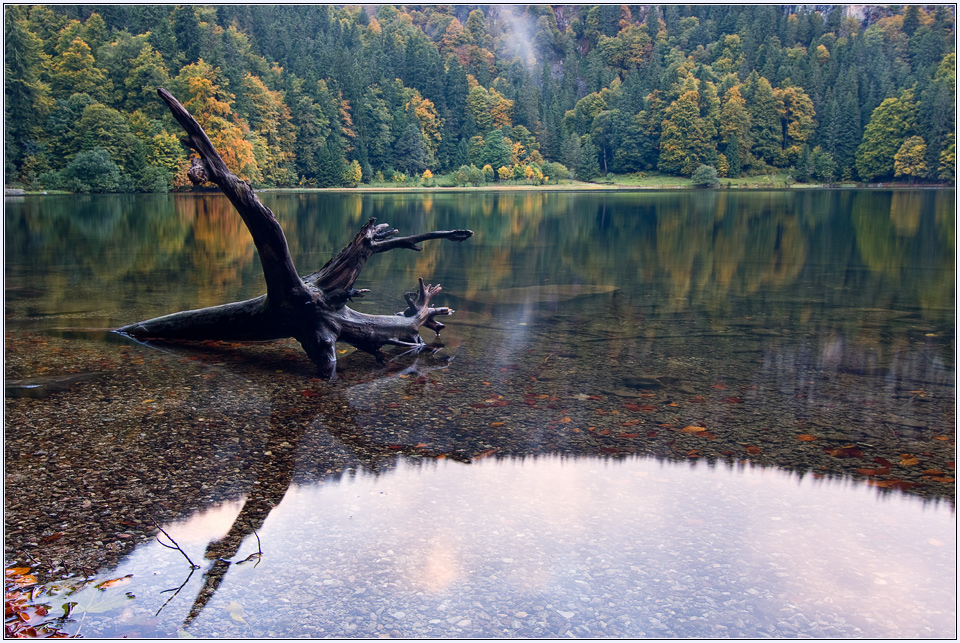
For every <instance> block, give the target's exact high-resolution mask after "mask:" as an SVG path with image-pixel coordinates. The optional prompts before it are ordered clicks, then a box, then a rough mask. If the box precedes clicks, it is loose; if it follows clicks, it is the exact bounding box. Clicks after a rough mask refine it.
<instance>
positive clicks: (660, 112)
mask: <svg viewBox="0 0 960 643" xmlns="http://www.w3.org/2000/svg"><path fill="white" fill-rule="evenodd" d="M817 7H818V8H819V9H821V10H814V7H813V6H811V5H719V4H711V5H662V6H657V5H596V6H588V5H557V6H550V5H490V6H487V5H444V6H434V5H402V6H393V5H379V6H374V5H365V6H345V7H337V6H333V5H301V6H293V5H283V4H262V5H257V4H252V5H216V6H203V5H176V6H174V5H133V4H126V5H119V4H118V5H37V6H29V5H6V6H5V9H4V42H5V50H4V93H5V103H4V109H5V112H4V118H5V130H4V135H5V141H4V142H5V148H4V149H5V154H4V177H5V186H6V187H8V188H20V189H27V190H65V191H69V192H163V191H169V190H178V189H187V186H188V185H189V182H188V181H187V179H186V169H187V167H188V166H189V159H188V156H187V151H186V150H185V148H184V147H183V146H182V145H181V143H180V141H179V129H178V126H177V124H176V123H175V122H174V120H173V119H172V117H171V116H170V114H169V113H168V112H167V111H166V107H165V105H164V104H163V103H162V102H161V101H160V100H159V99H158V98H157V94H156V89H157V88H158V87H164V88H167V89H169V90H170V91H171V92H172V93H173V94H174V95H175V96H176V97H177V98H178V99H179V100H180V101H181V102H182V103H183V104H184V106H185V107H186V108H187V109H188V110H189V111H190V112H191V113H192V114H193V115H194V116H195V117H196V119H197V120H198V122H199V123H200V124H201V125H202V126H203V128H204V129H205V130H206V132H207V133H208V135H209V136H210V139H211V140H212V142H213V143H214V145H215V146H216V147H217V149H218V150H219V151H220V153H221V155H222V156H223V158H224V160H225V161H226V162H227V164H228V166H229V167H230V169H231V171H233V172H234V173H235V174H237V175H238V176H240V177H241V178H243V179H244V180H246V181H248V182H249V183H250V184H251V185H252V186H253V187H255V188H258V189H262V188H284V187H337V186H356V185H359V184H362V183H371V182H372V183H377V184H383V183H388V184H396V185H424V186H431V185H466V184H472V185H481V184H485V183H525V184H535V185H538V184H544V183H547V184H549V183H556V182H558V181H562V180H566V179H577V180H580V181H591V180H596V179H598V178H601V177H605V176H609V175H629V174H635V175H644V174H663V175H671V176H681V177H690V176H692V175H694V174H699V173H701V172H703V171H704V170H708V171H709V173H710V174H711V175H712V176H714V177H718V178H724V177H730V178H736V177H742V176H752V175H759V174H768V173H772V172H786V173H788V174H789V176H790V177H791V178H792V180H794V181H797V182H816V183H823V184H833V183H840V182H862V183H877V182H884V181H896V182H903V183H927V184H944V183H947V184H952V183H954V181H955V177H956V140H955V129H956V116H955V101H956V52H955V38H956V32H955V18H956V15H955V6H954V5H906V6H898V5H894V6H886V5H885V6H880V5H876V6H873V5H827V6H820V5H818V6H817Z"/></svg>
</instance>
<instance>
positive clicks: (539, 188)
mask: <svg viewBox="0 0 960 643" xmlns="http://www.w3.org/2000/svg"><path fill="white" fill-rule="evenodd" d="M947 189H956V186H955V185H944V184H931V185H910V184H901V183H879V184H876V183H874V184H866V185H858V184H855V183H850V184H841V185H826V184H813V183H797V184H792V185H786V186H785V185H758V184H753V185H721V186H717V187H713V188H700V187H694V186H692V185H679V184H665V185H625V184H617V183H614V184H606V183H575V184H562V185H497V184H493V185H481V186H455V187H441V186H430V187H427V186H409V187H401V186H357V187H352V188H348V187H335V188H310V187H294V188H259V189H256V190H254V191H255V192H257V193H311V192H319V193H331V194H358V193H360V194H399V193H403V192H410V193H414V194H422V193H437V192H441V193H444V192H658V191H671V192H673V191H678V190H682V191H703V192H707V191H714V192H731V191H737V192H739V191H743V192H761V191H766V192H770V191H778V192H782V191H788V190H794V191H796V190H947ZM214 192H216V193H218V194H219V193H220V191H219V190H218V189H215V188H211V189H209V190H184V191H178V190H171V191H170V192H156V193H153V194H207V193H214ZM77 194H84V195H90V196H92V195H95V194H147V193H140V192H124V193H120V192H107V193H92V192H91V193H87V192H63V191H59V190H42V191H30V190H22V189H18V188H4V190H3V195H4V196H5V197H13V196H69V195H77Z"/></svg>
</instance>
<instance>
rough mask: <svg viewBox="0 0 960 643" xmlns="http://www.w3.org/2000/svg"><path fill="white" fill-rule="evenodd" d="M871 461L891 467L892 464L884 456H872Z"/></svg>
mask: <svg viewBox="0 0 960 643" xmlns="http://www.w3.org/2000/svg"><path fill="white" fill-rule="evenodd" d="M873 461H874V462H876V463H877V464H879V465H883V466H885V467H892V466H893V463H892V462H890V461H889V460H887V459H886V458H874V459H873Z"/></svg>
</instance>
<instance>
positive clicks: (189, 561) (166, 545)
mask: <svg viewBox="0 0 960 643" xmlns="http://www.w3.org/2000/svg"><path fill="white" fill-rule="evenodd" d="M150 520H152V521H153V524H154V525H156V526H157V529H159V530H160V531H161V532H162V533H163V535H164V536H166V537H167V538H169V539H170V542H172V543H173V544H172V545H168V544H167V543H165V542H163V541H162V540H160V538H157V542H158V543H160V544H161V545H163V546H164V547H166V548H167V549H176V550H177V551H179V552H180V553H181V554H183V557H184V558H186V559H187V562H188V563H190V567H192V568H193V569H200V565H196V564H194V562H193V561H192V560H190V557H189V556H187V552H185V551H183V549H181V548H180V545H178V544H177V541H176V540H174V539H173V537H172V536H170V534H168V533H167V532H166V531H164V529H163V527H161V526H160V524H159V523H158V522H157V521H156V519H154V517H153V516H150Z"/></svg>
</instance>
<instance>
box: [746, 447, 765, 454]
mask: <svg viewBox="0 0 960 643" xmlns="http://www.w3.org/2000/svg"><path fill="white" fill-rule="evenodd" d="M747 453H749V454H751V455H757V454H759V453H763V449H761V448H760V447H755V446H753V445H749V446H748V447H747Z"/></svg>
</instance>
